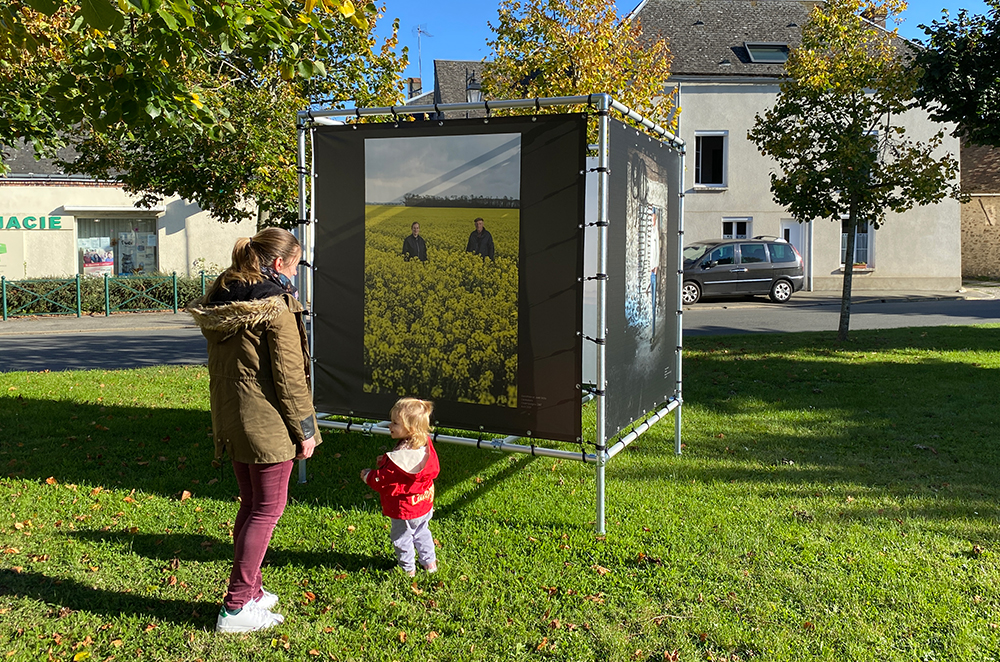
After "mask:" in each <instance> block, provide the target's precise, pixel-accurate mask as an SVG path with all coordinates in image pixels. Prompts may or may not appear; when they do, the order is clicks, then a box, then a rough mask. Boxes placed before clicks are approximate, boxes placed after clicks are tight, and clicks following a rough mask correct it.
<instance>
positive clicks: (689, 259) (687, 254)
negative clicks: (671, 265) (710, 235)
mask: <svg viewBox="0 0 1000 662" xmlns="http://www.w3.org/2000/svg"><path fill="white" fill-rule="evenodd" d="M707 250H708V246H704V245H702V244H694V245H693V246H685V247H684V264H686V265H689V264H693V263H694V262H695V261H696V260H697V259H698V258H700V257H701V256H702V255H704V254H705V251H707Z"/></svg>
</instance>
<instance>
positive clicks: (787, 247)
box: [767, 244, 795, 262]
mask: <svg viewBox="0 0 1000 662" xmlns="http://www.w3.org/2000/svg"><path fill="white" fill-rule="evenodd" d="M767 247H768V248H769V249H770V251H771V262H795V250H794V249H793V248H792V245H791V244H768V245H767Z"/></svg>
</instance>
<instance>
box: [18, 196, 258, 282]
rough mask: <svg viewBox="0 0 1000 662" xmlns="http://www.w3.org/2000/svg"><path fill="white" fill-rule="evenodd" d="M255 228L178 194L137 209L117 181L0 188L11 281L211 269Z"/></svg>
mask: <svg viewBox="0 0 1000 662" xmlns="http://www.w3.org/2000/svg"><path fill="white" fill-rule="evenodd" d="M254 232H255V224H254V223H253V222H245V223H220V222H218V221H215V220H213V219H212V218H211V217H210V216H209V215H208V214H207V213H205V212H203V211H201V209H199V208H198V207H197V206H196V205H194V204H192V203H189V202H186V201H184V200H180V199H172V200H167V201H166V202H165V204H163V205H161V206H159V207H154V208H152V209H142V208H138V207H136V206H134V205H133V204H132V201H131V198H130V197H129V196H128V195H127V194H125V192H124V191H122V190H121V189H120V188H119V187H117V186H97V185H93V184H90V185H77V186H74V185H70V184H63V183H60V184H47V185H38V184H34V185H18V184H17V183H16V182H4V183H3V185H2V186H0V276H4V277H6V278H7V279H9V280H21V279H26V278H47V277H54V278H65V277H67V276H73V275H76V274H80V275H84V276H104V275H109V276H132V275H141V274H157V273H163V274H169V273H177V275H179V276H187V275H197V274H198V272H199V271H201V270H206V271H209V272H214V271H217V270H218V269H219V268H224V267H225V266H227V265H228V264H229V260H230V256H231V252H232V246H233V244H234V243H235V241H236V239H237V238H238V237H241V236H244V237H245V236H250V235H252V234H253V233H254Z"/></svg>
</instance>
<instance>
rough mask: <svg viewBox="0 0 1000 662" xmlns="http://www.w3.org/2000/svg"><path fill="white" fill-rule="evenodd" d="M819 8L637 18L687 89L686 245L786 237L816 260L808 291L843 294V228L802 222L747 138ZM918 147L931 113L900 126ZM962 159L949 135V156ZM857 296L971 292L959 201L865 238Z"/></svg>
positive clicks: (701, 6) (686, 2)
mask: <svg viewBox="0 0 1000 662" xmlns="http://www.w3.org/2000/svg"><path fill="white" fill-rule="evenodd" d="M815 4H816V3H815V2H812V1H809V0H807V1H802V0H644V1H643V2H642V3H641V4H639V6H638V7H636V9H634V10H633V11H632V13H631V14H630V15H629V19H638V20H640V21H641V24H642V28H643V32H644V33H645V34H647V35H659V36H662V37H666V38H667V39H668V40H669V45H670V52H671V54H672V56H673V58H674V59H673V65H672V67H671V69H672V72H673V73H672V76H671V81H672V83H673V84H675V85H676V86H677V87H678V88H679V92H680V94H679V99H680V105H681V108H682V111H681V114H680V129H679V130H680V137H681V138H683V139H684V140H685V142H686V143H687V145H688V156H687V168H686V170H687V172H686V181H685V239H686V240H687V241H696V240H700V239H713V238H719V237H734V238H738V237H742V236H746V237H753V236H756V235H771V236H778V237H783V238H785V239H787V240H788V241H790V242H791V243H792V244H794V245H795V246H796V248H798V250H799V252H800V253H801V254H802V256H803V258H804V259H805V262H806V275H807V285H806V287H807V288H811V289H814V290H838V289H840V288H841V287H842V283H843V263H844V248H843V247H844V245H845V244H844V238H845V235H843V234H842V233H841V227H840V223H839V222H832V221H830V220H827V219H818V220H814V221H812V222H809V223H806V224H799V223H798V222H796V221H794V220H793V219H792V218H791V215H790V214H789V213H788V212H787V211H786V210H785V209H784V208H782V207H780V206H778V205H777V204H776V203H775V202H774V199H773V197H772V195H771V191H770V179H769V176H770V173H771V172H773V171H775V170H776V169H777V164H776V163H775V162H774V161H773V160H771V159H770V158H767V157H764V156H762V155H761V154H760V152H759V151H758V149H757V147H756V146H755V145H754V144H753V143H751V142H750V141H749V140H748V139H747V130H748V129H749V128H750V127H751V126H752V125H753V122H754V118H755V116H756V115H757V114H758V113H763V112H764V111H765V110H766V109H768V108H769V107H771V106H772V105H773V104H774V101H775V99H776V97H777V94H778V85H779V83H780V80H781V77H782V71H783V63H784V61H785V59H786V58H787V54H788V49H789V48H790V47H794V46H796V45H797V44H798V43H799V41H800V39H801V33H800V30H801V26H802V25H804V24H805V23H806V21H808V20H809V12H810V10H811V8H812V6H813V5H815ZM897 122H898V123H899V124H901V125H902V126H904V127H905V128H906V130H907V134H908V135H909V136H910V137H911V138H915V139H926V138H929V137H930V136H932V135H933V134H935V133H937V131H938V130H940V129H941V128H942V127H941V125H939V124H936V123H934V122H931V121H930V119H929V118H928V117H927V114H926V113H925V112H923V111H921V110H919V109H917V110H912V111H910V112H908V113H907V114H906V115H905V116H903V117H901V118H898V119H897ZM948 153H950V154H951V155H952V156H953V157H955V158H957V157H958V154H959V143H958V140H957V139H955V138H951V137H947V138H946V139H945V141H944V144H943V145H942V147H941V149H940V155H941V156H944V155H945V154H948ZM857 244H858V246H857V249H856V252H855V256H854V262H855V263H863V264H866V265H868V266H867V268H864V269H861V270H857V269H856V270H855V278H854V285H853V287H854V289H855V290H939V291H949V290H958V289H959V288H960V287H961V284H962V244H961V213H960V206H959V203H958V201H956V200H952V199H946V200H944V201H942V202H940V203H938V204H935V205H930V206H926V207H917V208H914V209H912V210H910V211H908V212H906V213H904V214H895V213H892V212H889V213H888V214H887V218H886V222H885V224H884V225H883V226H882V227H880V228H879V229H878V231H875V230H874V228H864V232H863V233H859V235H858V242H857Z"/></svg>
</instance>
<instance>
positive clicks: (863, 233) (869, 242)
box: [840, 218, 875, 267]
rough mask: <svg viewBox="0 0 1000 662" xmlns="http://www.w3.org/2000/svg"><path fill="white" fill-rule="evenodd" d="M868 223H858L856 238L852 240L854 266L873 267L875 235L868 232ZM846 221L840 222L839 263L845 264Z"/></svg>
mask: <svg viewBox="0 0 1000 662" xmlns="http://www.w3.org/2000/svg"><path fill="white" fill-rule="evenodd" d="M868 228H869V226H868V221H858V236H857V238H856V239H855V240H854V264H864V265H866V266H868V267H871V266H873V257H874V250H873V248H874V246H873V244H874V238H875V233H874V232H869V231H868ZM846 257H847V219H846V218H845V219H843V220H842V221H841V232H840V263H841V264H842V265H844V264H846V263H847V260H846V259H845V258H846Z"/></svg>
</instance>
